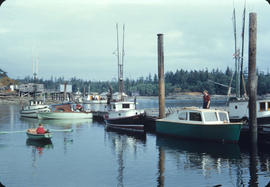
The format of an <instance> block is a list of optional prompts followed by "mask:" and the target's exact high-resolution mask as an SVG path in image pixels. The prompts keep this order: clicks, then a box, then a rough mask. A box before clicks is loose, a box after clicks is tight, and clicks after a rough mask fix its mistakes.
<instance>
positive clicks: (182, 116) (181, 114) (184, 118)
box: [178, 112, 187, 120]
mask: <svg viewBox="0 0 270 187" xmlns="http://www.w3.org/2000/svg"><path fill="white" fill-rule="evenodd" d="M178 119H180V120H187V112H180V113H179V114H178Z"/></svg>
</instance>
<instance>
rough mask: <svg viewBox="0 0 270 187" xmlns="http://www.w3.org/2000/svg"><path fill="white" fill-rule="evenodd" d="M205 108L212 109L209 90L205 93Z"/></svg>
mask: <svg viewBox="0 0 270 187" xmlns="http://www.w3.org/2000/svg"><path fill="white" fill-rule="evenodd" d="M203 108H206V109H209V108H210V95H209V94H208V91H207V90H204V91H203Z"/></svg>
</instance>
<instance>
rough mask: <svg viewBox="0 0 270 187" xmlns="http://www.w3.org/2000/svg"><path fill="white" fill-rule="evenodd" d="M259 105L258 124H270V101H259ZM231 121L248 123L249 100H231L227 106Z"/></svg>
mask: <svg viewBox="0 0 270 187" xmlns="http://www.w3.org/2000/svg"><path fill="white" fill-rule="evenodd" d="M256 103H257V122H258V124H269V122H270V100H269V99H258V100H257V101H256ZM227 108H228V109H227V110H228V111H229V117H230V120H231V121H235V122H237V121H248V119H249V108H248V99H245V98H230V100H229V102H228V106H227Z"/></svg>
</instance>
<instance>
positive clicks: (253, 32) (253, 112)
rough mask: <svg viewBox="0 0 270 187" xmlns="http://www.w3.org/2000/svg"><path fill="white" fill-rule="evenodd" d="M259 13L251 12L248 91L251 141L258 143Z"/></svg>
mask: <svg viewBox="0 0 270 187" xmlns="http://www.w3.org/2000/svg"><path fill="white" fill-rule="evenodd" d="M256 43H257V14H256V13H250V14H249V51H248V92H249V130H250V137H251V142H252V143H253V144H257V141H258V134H257V104H256V100H257V82H258V77H257V75H256Z"/></svg>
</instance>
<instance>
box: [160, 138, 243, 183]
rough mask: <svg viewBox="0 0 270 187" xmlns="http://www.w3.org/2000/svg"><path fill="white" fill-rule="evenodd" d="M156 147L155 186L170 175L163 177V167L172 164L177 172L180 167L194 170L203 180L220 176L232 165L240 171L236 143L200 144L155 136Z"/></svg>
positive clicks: (239, 157)
mask: <svg viewBox="0 0 270 187" xmlns="http://www.w3.org/2000/svg"><path fill="white" fill-rule="evenodd" d="M156 145H157V146H158V151H159V159H158V174H157V183H158V186H163V185H164V181H166V179H165V178H166V177H169V176H170V174H168V173H166V175H165V171H166V165H167V164H169V165H170V164H171V163H173V164H175V166H176V168H175V169H176V170H177V171H178V170H179V171H181V170H182V169H183V168H184V170H187V172H188V171H189V170H190V171H193V170H197V171H198V173H201V174H202V175H203V176H204V177H205V178H211V177H213V175H215V174H214V173H217V174H221V173H222V170H223V169H224V168H226V167H231V165H235V167H236V168H238V169H239V170H240V168H241V167H240V161H241V152H240V148H239V145H238V144H222V143H216V142H199V141H191V140H183V139H177V138H173V137H164V136H160V135H157V137H156ZM168 167H169V166H168ZM169 168H170V167H169ZM239 178H241V177H239ZM239 181H240V182H239ZM239 181H238V182H236V183H237V184H241V180H239ZM190 182H192V181H190ZM190 184H191V183H190ZM191 185H192V184H191ZM213 185H219V184H213Z"/></svg>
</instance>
